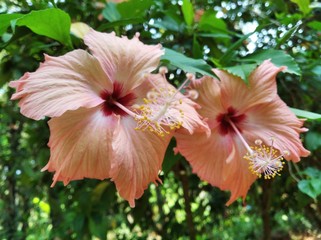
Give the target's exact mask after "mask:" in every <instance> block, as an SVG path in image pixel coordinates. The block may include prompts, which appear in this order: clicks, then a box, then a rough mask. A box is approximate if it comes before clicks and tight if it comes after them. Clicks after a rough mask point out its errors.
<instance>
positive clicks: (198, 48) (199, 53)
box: [192, 35, 203, 58]
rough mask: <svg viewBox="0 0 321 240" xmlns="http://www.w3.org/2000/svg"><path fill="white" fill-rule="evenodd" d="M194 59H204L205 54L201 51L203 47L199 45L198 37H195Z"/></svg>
mask: <svg viewBox="0 0 321 240" xmlns="http://www.w3.org/2000/svg"><path fill="white" fill-rule="evenodd" d="M192 52H193V57H195V58H202V57H203V53H202V49H201V45H200V44H199V43H198V41H197V38H196V36H195V35H194V36H193V49H192Z"/></svg>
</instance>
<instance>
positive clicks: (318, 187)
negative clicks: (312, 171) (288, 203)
mask: <svg viewBox="0 0 321 240" xmlns="http://www.w3.org/2000/svg"><path fill="white" fill-rule="evenodd" d="M298 187H299V189H300V191H301V192H303V193H305V194H307V195H308V196H309V197H311V198H313V199H316V198H317V197H318V196H319V195H320V194H321V179H315V178H313V179H309V180H301V181H300V182H299V183H298Z"/></svg>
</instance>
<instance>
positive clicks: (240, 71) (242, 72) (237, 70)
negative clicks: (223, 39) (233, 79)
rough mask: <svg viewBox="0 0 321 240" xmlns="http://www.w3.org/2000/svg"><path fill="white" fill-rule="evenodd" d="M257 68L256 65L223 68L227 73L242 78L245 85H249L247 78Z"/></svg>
mask: <svg viewBox="0 0 321 240" xmlns="http://www.w3.org/2000/svg"><path fill="white" fill-rule="evenodd" d="M256 67H257V64H256V63H254V64H241V65H236V66H233V67H226V68H224V69H225V70H226V71H228V72H229V73H231V74H233V75H235V76H238V77H240V78H242V79H243V80H244V81H245V83H246V84H248V83H249V79H248V77H249V76H250V74H251V72H252V71H253V70H254V69H255V68H256Z"/></svg>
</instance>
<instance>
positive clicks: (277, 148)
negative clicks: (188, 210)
mask: <svg viewBox="0 0 321 240" xmlns="http://www.w3.org/2000/svg"><path fill="white" fill-rule="evenodd" d="M284 69H285V68H284V67H280V68H278V67H276V66H274V65H273V64H272V63H271V62H270V61H268V60H267V61H265V62H263V63H262V64H261V65H260V66H259V67H258V68H257V69H256V70H254V71H253V72H252V73H251V75H250V77H249V86H247V85H246V84H245V83H244V82H243V81H242V80H241V79H240V78H238V77H235V76H233V75H231V74H229V73H227V72H225V71H221V70H214V72H215V73H216V74H217V76H218V77H219V78H220V80H221V81H219V80H217V79H214V78H211V77H203V78H201V79H198V80H195V81H193V83H192V84H191V91H194V92H195V91H197V92H198V95H199V97H198V98H197V100H196V103H198V104H199V105H200V106H201V107H202V108H201V109H199V113H200V115H202V116H203V117H206V118H208V124H209V127H210V129H211V136H210V137H209V138H208V137H207V136H206V135H205V134H204V133H195V134H194V135H193V136H189V135H186V134H183V133H181V132H180V131H178V133H177V134H176V135H175V136H176V139H177V148H176V151H179V152H180V153H181V154H182V155H183V156H185V157H186V159H187V160H188V161H189V162H190V164H191V165H192V168H193V171H194V172H195V173H197V174H198V176H199V177H200V178H201V179H203V180H205V181H208V182H209V183H210V184H212V185H213V186H217V187H219V188H221V189H222V190H229V191H231V196H230V200H229V201H228V203H227V205H229V204H231V203H232V202H233V201H234V200H235V199H237V198H238V197H243V199H244V198H245V196H246V194H247V192H248V190H249V188H250V186H251V184H252V183H253V182H254V181H255V179H256V178H257V177H260V176H262V175H263V176H264V177H265V178H272V177H274V176H275V175H277V174H278V172H279V171H280V170H281V169H282V165H283V158H285V159H286V160H292V161H294V162H297V161H299V160H300V157H301V156H303V157H305V156H308V155H309V151H308V150H306V149H305V148H304V147H303V146H302V143H301V141H300V137H299V134H300V133H301V132H304V131H307V129H305V128H302V125H303V120H299V119H298V118H297V117H296V116H295V115H294V114H293V113H292V112H291V111H290V110H289V108H288V107H287V106H286V104H285V103H284V102H283V101H282V100H281V99H280V98H279V96H278V95H277V88H276V75H277V73H278V72H280V71H282V70H284ZM264 143H265V144H264ZM267 145H270V146H267ZM253 173H254V174H253Z"/></svg>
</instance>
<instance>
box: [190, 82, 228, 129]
mask: <svg viewBox="0 0 321 240" xmlns="http://www.w3.org/2000/svg"><path fill="white" fill-rule="evenodd" d="M189 88H190V89H193V90H196V91H197V93H198V98H197V99H195V100H194V101H195V102H196V103H197V104H198V105H199V106H200V109H198V112H199V113H200V115H201V116H203V117H205V118H208V119H209V120H210V124H211V127H212V128H213V127H214V126H213V125H212V124H215V119H216V117H217V115H218V114H220V113H224V112H225V109H224V107H223V103H222V102H221V90H220V82H219V81H218V80H217V79H214V78H212V77H208V76H204V77H202V78H201V79H196V80H193V81H192V83H191V84H190V87H189Z"/></svg>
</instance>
